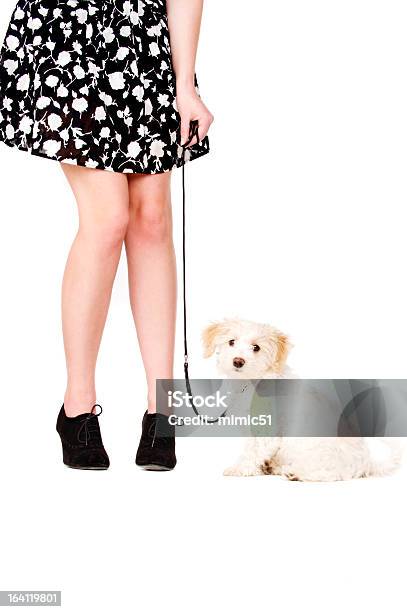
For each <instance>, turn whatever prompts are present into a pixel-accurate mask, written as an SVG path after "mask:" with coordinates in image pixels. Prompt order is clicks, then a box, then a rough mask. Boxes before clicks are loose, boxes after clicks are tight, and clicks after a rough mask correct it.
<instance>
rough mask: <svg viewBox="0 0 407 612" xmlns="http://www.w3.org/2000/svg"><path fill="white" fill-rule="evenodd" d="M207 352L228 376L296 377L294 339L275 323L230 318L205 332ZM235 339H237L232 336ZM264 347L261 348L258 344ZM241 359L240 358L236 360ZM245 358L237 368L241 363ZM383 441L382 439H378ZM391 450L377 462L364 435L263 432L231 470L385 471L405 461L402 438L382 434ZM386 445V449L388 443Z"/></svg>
mask: <svg viewBox="0 0 407 612" xmlns="http://www.w3.org/2000/svg"><path fill="white" fill-rule="evenodd" d="M202 339H203V344H204V355H205V357H211V356H212V355H213V354H215V353H216V355H217V365H218V371H219V373H220V374H221V375H222V376H225V377H228V378H242V379H259V378H288V379H289V378H295V377H296V376H295V375H294V374H293V372H292V371H291V370H290V368H289V367H288V366H287V357H288V353H289V351H290V349H291V344H290V341H289V339H288V337H287V336H286V334H283V333H282V332H280V331H279V330H278V329H276V328H275V327H272V326H271V325H263V324H258V323H253V322H251V321H242V320H239V319H225V320H223V321H220V322H218V323H212V324H211V325H209V326H208V327H207V328H206V329H205V330H204V332H203V334H202ZM231 341H233V342H231ZM254 347H256V348H257V347H259V348H260V350H256V351H255V350H254ZM236 360H238V361H237V362H236ZM242 360H243V361H244V364H243V365H242V367H240V368H237V367H236V366H235V363H239V364H240V365H241V364H242ZM376 442H377V439H376ZM381 442H382V445H383V448H384V449H385V451H386V453H387V456H386V457H384V458H383V457H382V459H381V460H380V461H379V462H377V461H375V460H374V459H373V455H372V453H371V450H370V446H371V443H370V442H369V441H368V440H366V439H364V438H309V437H308V438H306V437H305V438H290V437H287V438H271V437H270V438H261V437H258V438H256V437H252V438H248V439H247V440H246V444H245V448H244V451H243V453H242V455H241V456H240V457H239V459H238V460H237V461H236V463H235V464H234V465H232V466H231V467H229V468H227V469H226V470H225V471H224V474H225V475H226V476H257V475H263V474H275V475H279V476H284V477H285V478H288V479H290V480H302V481H325V482H330V481H335V480H349V479H353V478H363V477H368V476H383V475H387V474H390V473H392V472H393V471H394V470H395V469H396V468H397V467H398V465H399V464H400V460H401V456H402V446H401V443H400V441H399V440H398V439H393V440H392V442H391V443H390V442H388V441H387V440H386V441H384V440H381ZM382 450H383V449H382Z"/></svg>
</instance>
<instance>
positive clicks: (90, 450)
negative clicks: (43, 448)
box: [57, 404, 110, 470]
mask: <svg viewBox="0 0 407 612" xmlns="http://www.w3.org/2000/svg"><path fill="white" fill-rule="evenodd" d="M95 408H100V412H97V413H96V412H93V410H94V409H95ZM101 414H102V406H100V405H99V404H95V405H94V406H93V408H92V411H91V412H90V413H89V412H88V413H85V414H80V415H78V416H76V417H67V416H66V414H65V408H64V405H63V404H62V408H61V410H60V412H59V415H58V420H57V432H58V433H59V436H60V438H61V442H62V457H63V462H64V463H65V465H67V466H68V467H70V468H75V469H77V470H107V468H108V467H109V465H110V461H109V457H108V455H107V453H106V451H105V448H104V446H103V442H102V435H101V433H100V427H99V420H98V417H99V416H100V415H101Z"/></svg>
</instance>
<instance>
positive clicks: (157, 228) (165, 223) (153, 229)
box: [134, 198, 172, 243]
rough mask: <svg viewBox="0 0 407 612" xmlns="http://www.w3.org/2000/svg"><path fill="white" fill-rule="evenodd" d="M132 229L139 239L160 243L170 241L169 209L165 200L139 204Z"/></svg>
mask: <svg viewBox="0 0 407 612" xmlns="http://www.w3.org/2000/svg"><path fill="white" fill-rule="evenodd" d="M134 229H135V231H136V232H137V235H138V237H139V239H141V240H143V241H145V242H150V243H162V242H167V241H168V240H170V239H171V231H172V230H171V209H170V204H169V202H168V200H167V199H166V198H156V199H154V200H150V201H148V202H145V203H144V202H141V203H140V205H139V206H138V207H137V211H136V213H135V218H134Z"/></svg>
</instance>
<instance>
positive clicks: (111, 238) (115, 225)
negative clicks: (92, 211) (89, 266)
mask: <svg viewBox="0 0 407 612" xmlns="http://www.w3.org/2000/svg"><path fill="white" fill-rule="evenodd" d="M128 224H129V213H128V211H127V210H123V211H117V210H116V211H109V212H101V213H100V214H99V215H97V217H96V218H95V219H92V220H91V222H90V223H89V222H88V223H87V224H86V227H83V226H82V233H83V234H86V236H87V237H89V238H90V239H92V240H93V242H94V243H95V244H96V246H97V248H98V249H100V250H102V251H104V252H105V251H109V252H110V251H114V250H116V249H117V248H120V246H121V245H122V243H123V240H124V238H125V236H126V232H127V227H128ZM80 230H81V227H80Z"/></svg>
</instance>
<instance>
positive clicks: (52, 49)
mask: <svg viewBox="0 0 407 612" xmlns="http://www.w3.org/2000/svg"><path fill="white" fill-rule="evenodd" d="M196 86H197V83H196ZM0 140H2V141H4V142H5V143H6V144H7V145H9V146H14V147H18V148H19V149H23V150H25V151H28V152H30V153H32V154H33V155H39V156H43V157H47V158H49V159H54V160H56V161H60V162H66V163H71V164H74V165H78V166H87V167H89V168H100V169H104V170H111V171H113V172H129V173H146V174H155V173H158V172H167V171H169V170H171V169H172V168H174V167H175V166H181V165H182V163H183V159H182V148H181V146H180V144H179V143H180V116H179V113H178V111H177V108H176V92H175V75H174V71H173V68H172V61H171V49H170V40H169V32H168V23H167V12H166V1H165V0H19V1H18V3H17V7H16V9H15V11H14V13H13V16H12V19H11V22H10V25H9V28H8V31H7V34H6V38H5V40H4V43H3V46H2V48H1V55H0ZM208 151H209V142H208V139H207V138H205V139H204V140H203V141H202V142H201V143H199V144H197V145H193V146H192V147H191V148H190V149H189V150H188V151H187V153H186V161H188V160H190V159H191V160H192V159H195V158H197V157H200V156H201V155H204V154H205V153H208Z"/></svg>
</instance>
